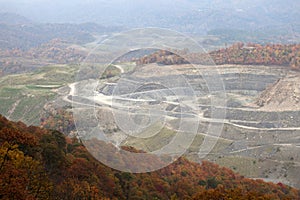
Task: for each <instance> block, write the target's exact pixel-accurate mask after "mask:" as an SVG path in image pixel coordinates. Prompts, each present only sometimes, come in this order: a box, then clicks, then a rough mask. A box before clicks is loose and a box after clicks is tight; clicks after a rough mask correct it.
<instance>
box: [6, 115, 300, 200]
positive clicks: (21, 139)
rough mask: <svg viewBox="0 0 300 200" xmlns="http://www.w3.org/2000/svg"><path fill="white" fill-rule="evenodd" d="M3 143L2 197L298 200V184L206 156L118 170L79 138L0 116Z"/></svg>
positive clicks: (299, 194)
mask: <svg viewBox="0 0 300 200" xmlns="http://www.w3.org/2000/svg"><path fill="white" fill-rule="evenodd" d="M0 145H1V146H0V185H1V187H0V198H1V199H230V198H231V199H300V193H299V191H298V190H296V189H294V188H291V187H289V186H286V185H284V184H281V183H278V184H273V183H265V182H263V181H262V180H251V179H247V178H244V177H243V176H240V175H238V174H235V173H234V172H233V171H231V170H229V169H226V168H223V167H219V166H217V165H216V164H213V163H210V162H207V161H203V162H202V164H197V163H193V162H190V161H188V160H187V159H185V158H180V159H178V160H177V161H176V162H175V163H173V164H171V165H169V166H168V167H165V168H163V169H161V170H158V171H155V172H151V173H142V174H131V173H125V172H120V171H116V170H114V169H111V168H108V167H106V166H104V165H103V164H101V163H99V162H98V161H97V160H95V159H94V158H93V157H92V156H91V155H90V154H89V153H88V152H87V150H86V149H85V148H84V146H82V145H81V143H80V142H79V141H78V140H77V139H75V138H68V137H65V136H64V135H63V134H62V133H60V132H58V131H53V130H46V129H41V128H38V127H33V126H30V127H27V126H26V125H24V124H23V123H21V122H18V123H15V122H10V121H8V120H7V119H6V118H4V117H2V116H0ZM103 145H104V146H105V147H106V148H111V147H110V146H109V145H107V144H105V143H103ZM127 149H128V150H131V151H135V150H132V149H131V148H127Z"/></svg>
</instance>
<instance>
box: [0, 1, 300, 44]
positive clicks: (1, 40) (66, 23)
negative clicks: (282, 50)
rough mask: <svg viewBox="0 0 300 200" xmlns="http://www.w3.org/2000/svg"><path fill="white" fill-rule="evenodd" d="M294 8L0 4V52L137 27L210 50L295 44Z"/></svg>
mask: <svg viewBox="0 0 300 200" xmlns="http://www.w3.org/2000/svg"><path fill="white" fill-rule="evenodd" d="M299 7H300V1H293V0H287V1H282V0H275V1H272V0H266V1H262V0H253V1H250V0H245V1H238V0H229V1H221V0H213V1H208V0H204V1H196V0H164V1H158V0H153V1H148V0H111V1H104V0H85V1H82V0H74V1H71V0H67V1H59V0H52V1H50V0H11V1H8V0H0V28H1V33H0V47H2V48H14V47H17V48H23V49H26V48H27V49H28V48H30V47H33V46H38V45H40V44H42V43H45V42H48V41H49V40H51V39H54V38H60V39H63V40H67V41H69V42H71V43H78V44H83V43H87V42H92V41H93V40H94V39H95V38H94V37H93V36H94V35H95V34H96V35H97V34H98V35H103V34H106V33H112V32H118V31H121V30H128V29H131V28H141V27H161V28H170V29H172V30H177V31H180V32H183V33H187V34H190V35H197V36H199V35H201V36H203V35H213V36H216V37H217V40H218V42H217V43H218V44H214V45H224V44H225V43H233V42H236V41H243V42H248V41H250V42H256V43H270V42H274V43H297V42H299V38H300V37H299V36H300V23H299V22H298V19H299V18H300V11H299V9H297V8H299ZM121 27H122V28H121ZM208 42H210V41H208ZM214 42H215V41H214Z"/></svg>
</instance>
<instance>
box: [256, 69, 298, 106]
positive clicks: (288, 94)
mask: <svg viewBox="0 0 300 200" xmlns="http://www.w3.org/2000/svg"><path fill="white" fill-rule="evenodd" d="M255 103H256V104H257V105H258V106H260V107H261V109H262V110H268V111H286V110H300V73H299V72H290V73H289V74H288V75H287V76H286V77H284V78H281V79H279V80H278V81H277V82H276V83H274V84H273V85H271V86H269V87H268V88H267V89H266V90H265V91H263V92H262V93H261V95H260V96H259V97H258V98H257V100H256V102H255Z"/></svg>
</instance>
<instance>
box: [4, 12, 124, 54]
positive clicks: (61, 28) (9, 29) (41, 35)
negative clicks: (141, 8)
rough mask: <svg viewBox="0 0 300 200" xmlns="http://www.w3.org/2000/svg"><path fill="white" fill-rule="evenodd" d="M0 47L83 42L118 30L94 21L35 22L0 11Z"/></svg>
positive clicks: (24, 47)
mask: <svg viewBox="0 0 300 200" xmlns="http://www.w3.org/2000/svg"><path fill="white" fill-rule="evenodd" d="M0 29H1V32H0V49H14V48H18V49H22V50H28V49H30V48H33V47H37V46H39V45H41V44H43V43H47V42H49V41H51V40H53V39H57V38H59V39H61V40H65V41H67V42H69V43H73V44H74V43H75V44H85V43H88V42H92V41H94V40H95V38H94V35H95V34H96V35H97V34H100V35H101V34H107V33H111V32H113V31H119V30H120V28H119V27H105V26H101V25H98V24H96V23H81V24H71V23H37V22H34V21H31V20H29V19H27V18H25V17H23V16H20V15H16V14H10V13H0Z"/></svg>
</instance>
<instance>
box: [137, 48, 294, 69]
mask: <svg viewBox="0 0 300 200" xmlns="http://www.w3.org/2000/svg"><path fill="white" fill-rule="evenodd" d="M299 50H300V45H299V44H290V45H284V44H268V45H260V44H253V43H248V44H244V43H241V42H240V43H235V44H233V45H232V46H229V47H227V48H222V49H219V50H215V51H211V52H209V53H207V54H203V53H189V52H188V51H186V50H183V51H174V50H169V51H167V50H160V51H156V52H154V53H152V54H150V55H147V56H144V57H141V58H139V59H136V63H137V64H138V65H141V64H148V63H162V64H166V65H174V64H183V63H189V62H191V63H199V64H211V63H215V64H216V65H223V64H239V65H268V66H270V65H280V66H289V67H290V68H291V69H294V70H299V69H300V54H299V52H300V51H299Z"/></svg>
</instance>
